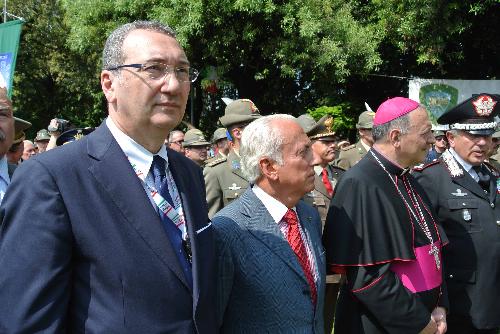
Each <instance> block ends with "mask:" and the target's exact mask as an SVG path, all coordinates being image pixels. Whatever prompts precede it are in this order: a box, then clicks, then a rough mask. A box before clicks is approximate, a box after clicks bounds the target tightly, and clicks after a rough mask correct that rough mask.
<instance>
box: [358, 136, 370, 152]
mask: <svg viewBox="0 0 500 334" xmlns="http://www.w3.org/2000/svg"><path fill="white" fill-rule="evenodd" d="M359 141H360V142H361V145H363V147H364V148H365V150H366V152H368V151H369V150H370V148H371V147H370V146H368V145H366V144H365V142H364V141H363V139H360V140H359Z"/></svg>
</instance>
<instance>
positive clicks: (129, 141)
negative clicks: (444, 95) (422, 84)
mask: <svg viewBox="0 0 500 334" xmlns="http://www.w3.org/2000/svg"><path fill="white" fill-rule="evenodd" d="M197 77H198V71H197V70H196V69H194V68H192V67H191V66H190V64H189V60H188V58H187V56H186V54H185V53H184V50H183V48H182V47H181V45H180V44H179V42H178V41H177V39H176V35H175V32H174V31H173V30H172V29H171V28H169V27H168V26H165V25H163V24H160V23H158V22H153V21H135V22H132V23H127V24H124V25H122V26H120V27H118V28H117V29H116V30H115V31H113V32H112V33H111V34H110V36H109V37H108V39H107V41H106V44H105V46H104V50H103V63H102V71H101V77H100V83H101V88H102V91H103V93H104V96H105V98H106V100H107V105H108V117H107V118H106V119H105V120H104V121H103V123H102V124H101V125H100V126H99V127H97V128H96V129H93V128H85V129H76V128H75V129H73V128H72V129H63V126H64V125H67V124H66V123H65V122H63V120H60V119H54V120H52V121H51V123H50V124H49V127H48V129H43V130H40V131H38V133H37V136H36V138H35V139H34V141H33V142H31V141H29V140H26V138H25V135H24V131H25V130H26V129H27V128H28V127H29V126H30V124H29V122H26V121H23V120H21V119H18V118H15V117H13V114H12V103H11V101H10V100H9V99H8V97H7V95H6V91H5V89H0V157H1V159H0V186H1V187H0V195H1V198H0V200H1V206H0V219H1V230H0V268H2V270H1V271H0V301H1V302H0V332H1V333H38V332H43V333H65V332H68V333H69V332H71V333H73V332H75V333H76V332H88V333H317V334H323V333H327V334H329V333H331V332H332V330H334V332H335V333H336V334H356V333H423V334H427V333H438V334H442V333H445V332H448V333H452V334H455V333H458V334H461V333H464V334H469V333H470V334H473V333H481V334H498V330H499V328H500V309H499V308H498V307H497V305H496V302H497V300H499V299H500V288H499V285H498V284H497V283H498V282H500V195H499V194H500V175H499V170H498V168H497V165H496V156H497V153H496V149H497V148H498V139H497V138H498V137H497V133H496V132H495V130H496V129H497V127H498V122H497V119H496V118H495V117H496V116H497V115H498V114H499V112H500V106H497V102H498V101H499V100H500V96H499V95H495V94H489V93H480V94H477V95H474V96H472V97H470V98H467V99H466V100H464V101H463V102H461V103H460V104H458V105H457V106H455V107H453V108H452V109H450V110H449V111H447V112H445V113H444V114H443V115H442V116H441V117H440V118H439V119H438V123H439V124H441V125H442V126H446V130H436V131H433V129H432V125H431V122H430V120H429V117H428V113H427V111H426V109H425V107H424V106H423V105H421V104H419V103H418V102H416V101H413V100H411V99H408V98H404V97H394V98H390V99H388V100H386V101H383V102H382V103H381V104H380V106H379V107H378V108H377V111H376V112H373V111H372V110H371V109H369V108H367V110H365V111H364V112H362V113H361V114H360V116H359V119H358V122H357V124H356V129H357V131H358V137H359V140H358V142H357V143H355V144H352V145H351V144H350V143H349V142H348V141H346V140H344V139H342V138H340V137H339V136H338V135H337V134H336V133H335V131H334V126H333V125H334V122H335V119H333V118H332V117H329V116H324V117H322V118H321V119H319V120H318V121H316V120H315V119H314V118H312V117H311V116H310V115H307V114H304V115H301V116H299V117H298V118H295V117H293V116H290V115H286V114H282V113H279V112H278V111H277V112H274V113H273V114H272V115H269V116H263V115H261V113H260V111H259V108H258V107H257V106H256V105H255V104H254V103H253V102H252V101H251V100H249V99H238V100H234V101H232V102H230V103H229V104H228V105H227V106H226V108H225V113H224V115H223V116H222V117H221V118H220V119H219V121H220V123H221V125H222V127H221V128H218V129H217V130H216V131H215V132H214V134H213V135H212V137H211V138H209V140H210V141H209V140H207V139H206V137H205V134H204V133H203V132H202V131H200V130H199V129H189V130H188V131H186V132H185V133H184V132H183V131H181V130H179V128H178V126H179V124H180V123H181V121H182V119H183V116H184V113H185V108H186V103H187V100H188V97H189V91H190V86H191V83H192V82H193V81H195V80H196V79H197ZM63 130H66V131H63ZM66 143H69V144H68V145H65V144H66ZM20 162H22V163H20ZM16 166H17V167H16Z"/></svg>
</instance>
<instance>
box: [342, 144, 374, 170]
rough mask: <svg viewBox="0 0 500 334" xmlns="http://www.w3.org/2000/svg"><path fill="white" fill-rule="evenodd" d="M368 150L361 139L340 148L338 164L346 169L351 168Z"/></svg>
mask: <svg viewBox="0 0 500 334" xmlns="http://www.w3.org/2000/svg"><path fill="white" fill-rule="evenodd" d="M367 152H368V151H367V150H366V149H365V147H364V146H363V144H361V140H360V141H358V142H357V143H356V144H353V145H351V146H347V147H345V148H343V149H342V150H340V154H339V159H338V160H337V163H336V165H337V166H339V167H340V168H343V169H345V170H347V169H349V168H351V167H352V166H354V165H355V164H357V163H358V161H359V160H361V159H362V158H363V157H364V156H365V154H366V153H367Z"/></svg>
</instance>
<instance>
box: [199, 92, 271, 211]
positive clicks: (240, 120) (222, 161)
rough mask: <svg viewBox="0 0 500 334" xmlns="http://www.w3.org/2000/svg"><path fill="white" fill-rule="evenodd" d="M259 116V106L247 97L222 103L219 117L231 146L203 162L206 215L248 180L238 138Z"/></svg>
mask: <svg viewBox="0 0 500 334" xmlns="http://www.w3.org/2000/svg"><path fill="white" fill-rule="evenodd" d="M259 117H261V115H260V113H259V109H258V108H257V107H256V106H255V104H254V103H253V102H252V101H250V100H248V99H239V100H234V101H232V102H231V103H229V104H228V105H227V106H226V109H225V112H224V116H222V117H221V118H220V119H219V121H220V122H221V123H222V125H223V126H224V127H225V128H227V130H228V133H229V135H230V136H231V141H232V148H231V150H230V151H229V153H228V155H227V157H222V158H219V159H215V160H214V161H211V162H210V163H207V164H206V166H205V168H204V170H203V176H204V178H205V187H206V191H207V203H208V216H209V217H210V218H212V217H213V216H214V215H215V214H216V213H217V212H218V211H219V210H220V209H222V208H223V207H224V206H226V205H227V204H228V203H230V202H231V201H232V200H234V199H235V198H237V197H238V196H240V195H241V194H243V192H244V191H245V190H246V189H247V187H248V181H247V180H246V178H245V177H244V176H243V174H242V173H241V168H240V155H239V149H240V141H241V134H242V133H243V129H244V128H245V126H247V125H248V124H250V123H251V122H252V121H254V120H256V119H257V118H259Z"/></svg>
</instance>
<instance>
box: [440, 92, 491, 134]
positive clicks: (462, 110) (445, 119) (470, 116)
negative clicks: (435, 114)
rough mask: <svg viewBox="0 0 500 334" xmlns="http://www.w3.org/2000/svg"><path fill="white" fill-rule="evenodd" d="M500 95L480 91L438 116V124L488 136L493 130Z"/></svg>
mask: <svg viewBox="0 0 500 334" xmlns="http://www.w3.org/2000/svg"><path fill="white" fill-rule="evenodd" d="M499 100H500V95H497V94H489V93H481V94H474V95H472V97H470V98H468V99H467V100H465V101H463V102H462V103H460V104H458V105H456V106H455V107H453V108H451V109H450V110H448V111H447V112H445V113H444V114H442V115H441V116H440V117H439V118H438V120H437V121H438V123H439V124H448V125H449V126H450V129H452V130H453V129H455V130H464V131H467V132H469V133H471V134H474V135H483V136H490V135H492V134H493V133H494V132H495V129H496V127H497V122H496V121H495V119H494V117H495V116H496V115H497V114H498V113H499V111H500V107H499V106H498V101H499Z"/></svg>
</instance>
